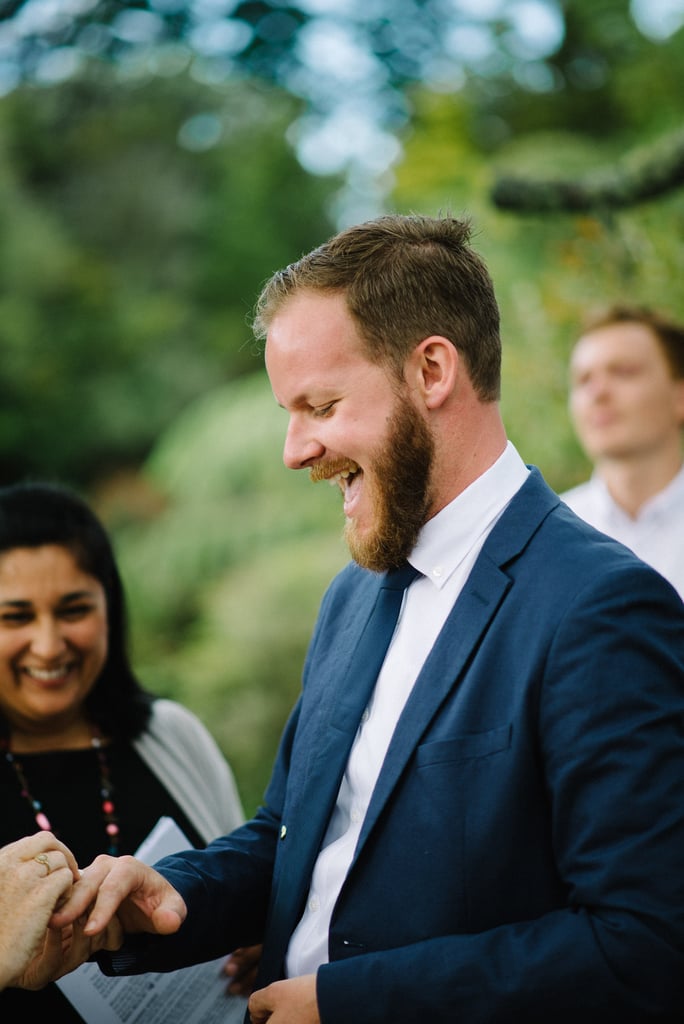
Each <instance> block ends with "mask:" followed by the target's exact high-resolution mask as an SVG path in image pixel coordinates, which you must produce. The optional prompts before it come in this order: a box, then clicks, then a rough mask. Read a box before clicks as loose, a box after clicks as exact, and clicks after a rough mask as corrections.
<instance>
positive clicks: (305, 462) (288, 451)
mask: <svg viewBox="0 0 684 1024" xmlns="http://www.w3.org/2000/svg"><path fill="white" fill-rule="evenodd" d="M324 451H325V447H324V445H322V444H321V442H320V441H318V440H316V437H315V435H314V432H313V430H312V427H311V423H310V422H309V421H308V420H302V419H299V418H298V417H295V416H292V417H290V422H289V424H288V427H287V434H286V436H285V445H284V447H283V462H284V463H285V465H286V466H287V468H288V469H306V468H307V467H309V466H311V465H312V464H313V462H314V461H315V460H316V459H319V458H320V457H321V455H322V454H323V453H324Z"/></svg>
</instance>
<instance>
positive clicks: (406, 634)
mask: <svg viewBox="0 0 684 1024" xmlns="http://www.w3.org/2000/svg"><path fill="white" fill-rule="evenodd" d="M528 472H529V470H528V469H527V467H526V466H525V464H524V463H523V461H522V459H521V458H520V456H519V455H518V453H517V451H516V450H515V448H514V447H513V445H512V444H511V443H510V442H509V443H508V445H507V447H506V448H505V450H504V452H503V454H502V455H501V456H500V457H499V459H497V461H496V462H495V463H494V465H493V466H492V467H491V468H490V469H488V470H487V472H486V473H483V475H482V476H480V477H478V479H477V480H475V481H474V483H472V484H471V485H470V487H468V488H467V489H466V490H465V491H463V493H462V494H459V495H458V497H457V498H455V499H454V500H453V501H452V502H451V503H450V504H449V505H447V506H446V507H445V508H443V509H442V510H441V511H440V512H439V513H438V514H437V515H436V516H434V518H433V519H430V520H429V522H427V523H426V524H425V526H424V527H423V529H422V530H421V533H420V537H419V539H418V543H417V545H416V547H415V548H414V549H413V551H412V552H411V557H410V559H409V561H410V562H411V564H412V565H413V566H415V568H416V569H419V570H420V572H421V573H422V574H423V575H422V576H420V577H418V578H417V579H416V580H415V581H414V582H413V583H412V584H411V586H410V587H409V588H408V589H407V591H406V594H405V596H404V603H403V606H402V610H401V612H400V614H399V620H398V623H397V627H396V629H395V632H394V636H393V638H392V641H391V643H390V646H389V648H388V651H387V654H386V656H385V661H384V663H383V666H382V668H381V670H380V673H379V675H378V680H377V683H376V685H375V690H374V692H373V695H372V697H371V700H370V701H369V704H368V706H367V707H366V709H365V711H364V712H363V715H362V717H361V723H360V725H359V728H358V731H357V734H356V738H355V740H354V744H353V746H352V749H351V752H350V755H349V761H348V762H347V768H346V771H345V773H344V777H343V779H342V782H341V784H340V789H339V793H338V796H337V803H336V805H335V809H334V811H333V813H332V816H331V818H330V822H329V824H328V829H327V832H326V834H325V837H324V839H323V843H322V845H321V850H320V852H319V854H318V858H317V860H316V863H315V865H314V869H313V874H312V877H311V886H310V889H309V895H308V898H307V902H306V907H305V910H304V913H303V915H302V917H301V919H300V921H299V924H298V925H297V928H296V929H295V931H294V933H293V935H292V938H291V940H290V945H289V948H288V953H287V963H286V968H287V975H288V977H296V976H299V975H302V974H311V973H314V972H315V971H316V970H317V968H318V967H319V966H320V964H323V963H327V961H328V932H329V928H330V920H331V917H332V912H333V908H334V906H335V902H336V900H337V897H338V895H339V892H340V889H341V887H342V884H343V882H344V879H345V877H346V874H347V871H348V870H349V866H350V864H351V862H352V858H353V856H354V851H355V849H356V844H357V841H358V838H359V833H360V831H361V826H362V824H363V820H364V817H365V815H366V811H367V809H368V805H369V803H370V799H371V795H372V793H373V789H374V787H375V783H376V781H377V778H378V776H379V774H380V771H381V769H382V764H383V761H384V759H385V754H386V753H387V748H388V746H389V743H390V740H391V738H392V734H393V732H394V729H395V726H396V724H397V722H398V720H399V716H400V715H401V712H402V710H403V708H404V705H405V703H406V701H407V699H408V697H409V694H410V693H411V689H412V687H413V684H414V683H415V681H416V679H417V677H418V674H419V673H420V670H421V668H422V667H423V663H424V662H425V659H426V657H427V655H428V654H429V652H430V650H431V648H432V646H433V644H434V642H435V640H436V639H437V636H438V634H439V632H440V630H441V628H442V626H443V625H444V622H445V620H446V618H447V615H448V614H449V612H450V611H451V609H452V607H453V605H454V602H455V601H456V598H457V597H458V595H459V594H460V592H461V590H462V588H463V585H464V584H465V582H466V580H467V578H468V575H469V573H470V570H471V569H472V567H473V564H474V562H475V559H476V558H477V556H478V554H479V553H480V549H481V548H482V545H483V544H484V542H485V540H486V539H487V536H488V534H489V532H490V530H491V529H492V527H493V526H494V524H495V523H496V521H497V519H498V518H499V516H500V515H501V513H502V512H503V511H504V509H505V507H506V505H508V503H509V501H510V500H511V498H512V497H513V495H514V494H515V493H516V491H518V490H519V489H520V487H521V486H522V484H523V483H524V482H525V479H526V478H527V475H528Z"/></svg>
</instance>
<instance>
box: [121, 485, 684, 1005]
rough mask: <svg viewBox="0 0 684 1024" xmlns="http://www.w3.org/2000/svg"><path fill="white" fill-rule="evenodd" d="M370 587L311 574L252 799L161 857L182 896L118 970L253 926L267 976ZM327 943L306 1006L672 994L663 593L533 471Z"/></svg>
mask: <svg viewBox="0 0 684 1024" xmlns="http://www.w3.org/2000/svg"><path fill="white" fill-rule="evenodd" d="M378 587H379V578H378V577H377V576H376V575H374V574H372V573H369V572H367V571H364V570H362V569H360V568H358V567H357V566H356V565H355V564H353V563H352V564H350V565H348V566H347V567H346V568H345V569H344V570H343V571H342V572H341V573H340V574H339V575H338V577H337V578H336V579H335V580H334V581H333V583H332V585H331V586H330V588H329V590H328V592H327V593H326V595H325V597H324V599H323V602H322V605H321V609H320V614H319V618H318V622H317V624H316V628H315V632H314V634H313V638H312V641H311V645H310V649H309V652H308V655H307V660H306V665H305V670H304V677H303V689H302V695H301V698H300V700H299V702H298V704H297V706H296V708H295V710H294V711H293V714H292V716H291V719H290V721H289V723H288V725H287V727H286V729H285V733H284V736H283V740H282V744H281V748H280V751H279V753H278V758H277V761H276V764H275V768H274V772H273V776H272V780H271V783H270V785H269V788H268V790H267V793H266V797H265V801H264V805H263V807H262V808H261V809H260V810H259V811H258V813H257V815H256V816H255V818H254V819H253V820H252V821H251V822H249V823H247V824H246V825H244V826H242V827H241V828H240V829H238V830H237V831H236V832H234V833H233V834H232V835H231V836H229V837H225V838H222V839H219V840H217V841H216V842H214V843H213V844H211V845H210V846H209V847H208V848H207V849H206V850H204V851H201V852H200V851H196V852H191V853H188V854H182V855H178V856H175V857H171V858H166V860H165V861H163V862H161V865H159V870H161V871H162V873H163V874H164V875H165V876H166V877H167V878H168V879H169V880H170V881H171V882H172V884H173V885H174V886H175V887H176V888H177V889H178V890H179V891H180V892H181V894H182V895H183V896H184V898H185V900H186V902H187V905H188V908H189V914H188V917H187V920H186V922H185V923H184V925H183V926H182V928H181V930H180V931H179V932H178V933H177V934H176V935H175V936H171V937H166V938H163V939H158V938H155V939H152V940H150V941H149V944H146V952H145V954H144V955H141V956H140V958H139V959H138V961H137V966H135V967H134V968H133V969H134V970H138V971H139V970H147V969H154V970H159V969H170V968H173V967H176V966H179V965H181V964H187V963H190V962H195V961H198V960H203V959H209V958H212V957H215V956H218V955H220V954H221V953H223V952H228V951H229V950H230V949H231V948H232V947H234V946H236V945H242V944H245V943H249V942H254V941H258V940H260V939H261V938H262V937H263V938H264V941H265V948H264V955H263V961H262V965H261V972H260V979H259V983H258V984H259V985H262V984H266V983H268V982H269V981H271V980H274V979H276V978H279V977H282V976H283V970H284V957H285V953H286V950H287V945H288V942H289V939H290V936H291V934H292V931H293V929H294V928H295V926H296V924H297V921H298V918H299V916H300V914H301V912H302V909H303V904H304V901H305V899H306V895H307V890H308V886H309V881H310V876H311V870H312V866H313V864H314V860H315V858H316V854H317V852H318V849H319V846H320V843H321V840H322V837H323V835H324V833H325V829H326V826H327V822H328V818H329V815H330V812H331V809H332V807H333V805H334V802H335V798H336V794H337V789H338V786H339V783H340V780H341V777H342V774H343V771H344V768H345V763H346V760H347V756H348V754H349V750H350V747H351V745H352V741H353V739H354V735H355V732H356V729H357V727H358V724H359V719H360V716H361V713H362V711H363V709H364V707H365V705H366V703H367V700H368V698H369V693H368V692H367V690H366V689H365V688H363V687H360V686H359V685H358V680H355V679H354V678H350V677H349V674H348V667H349V664H350V661H351V658H352V655H353V652H354V649H355V647H356V645H357V643H358V639H359V636H360V634H361V632H362V631H363V628H364V625H365V623H366V622H367V620H368V617H369V614H370V611H371V608H372V606H373V603H374V601H375V598H376V594H377V591H378ZM329 954H330V962H329V963H328V964H326V965H324V966H322V967H321V968H320V969H319V971H318V980H317V991H318V1000H319V1005H320V1013H321V1020H322V1022H323V1024H381V1022H382V1024H390V1022H391V1024H423V1022H428V1021H429V1022H430V1024H440V1022H442V1024H455V1022H459V1021H463V1022H465V1024H485V1022H487V1024H494V1022H510V1024H521V1022H524V1024H530V1022H542V1021H543V1022H544V1024H549V1022H550V1021H553V1022H554V1024H558V1022H573V1024H588V1022H597V1024H598V1022H601V1024H606V1022H608V1021H620V1022H621V1024H627V1022H647V1021H674V1020H681V1019H682V1017H683V1016H684V605H682V602H681V600H680V598H679V597H678V596H677V594H676V593H675V591H674V590H673V589H672V588H671V587H670V585H669V584H668V583H666V582H665V581H664V580H663V579H662V578H661V577H660V576H659V575H658V574H657V573H655V572H654V571H653V570H651V569H650V568H648V567H647V566H646V565H644V564H643V563H642V562H640V561H639V560H638V559H636V558H635V557H634V556H633V555H631V554H630V553H629V552H628V551H627V549H626V548H623V547H622V546H620V545H618V544H616V543H615V542H613V541H611V540H609V539H608V538H607V537H604V536H603V535H601V534H599V533H597V532H596V531H594V530H593V529H591V528H590V527H588V526H587V525H585V524H584V523H583V522H581V521H580V520H579V519H578V518H577V517H576V516H575V515H574V514H573V513H572V512H570V510H569V509H568V508H567V507H566V506H565V505H564V504H563V503H562V502H560V500H559V498H558V497H557V496H556V495H555V494H554V493H553V492H552V491H550V490H549V488H548V487H547V486H546V484H545V483H544V482H543V480H542V478H541V476H540V475H539V473H538V472H537V471H536V470H533V471H532V473H531V474H530V477H529V478H528V480H527V482H526V483H525V484H524V486H523V487H522V488H521V490H520V491H519V492H518V494H517V495H516V496H515V497H514V499H513V500H512V502H511V503H510V505H509V506H508V508H507V509H506V511H505V513H504V514H503V516H502V517H501V518H500V520H499V521H498V523H497V524H496V526H495V528H494V530H493V531H492V533H491V534H490V536H489V538H488V539H487V541H486V543H485V545H484V548H483V550H482V552H481V554H480V556H479V557H478V559H477V562H476V564H475V566H474V568H473V570H472V572H471V574H470V577H469V579H468V581H467V583H466V585H465V587H464V589H463V591H462V593H461V595H460V597H459V598H458V600H457V602H456V604H455V606H454V608H453V610H452V612H451V614H450V616H449V618H448V620H447V622H446V625H445V627H444V629H443V630H442V633H441V634H440V636H439V638H438V640H437V642H436V643H435V646H434V648H433V650H432V652H431V653H430V655H429V657H428V659H427V661H426V663H425V666H424V668H423V670H422V672H421V674H420V676H419V678H418V680H417V682H416V685H415V688H414V690H413V692H412V693H411V696H410V698H409V700H408V703H407V705H406V707H405V709H404V711H403V714H402V715H401V718H400V720H399V723H398V725H397V728H396V731H395V734H394V736H393V738H392V742H391V745H390V748H389V751H388V753H387V757H386V760H385V762H384V765H383V768H382V771H381V774H380V778H379V780H378V783H377V786H376V789H375V791H374V793H373V797H372V800H371V804H370V808H369V811H368V814H367V817H366V820H365V822H364V825H363V831H362V833H361V837H360V840H359V844H358V847H357V850H356V853H355V856H354V860H353V863H352V865H351V868H350V871H349V874H348V876H347V879H346V881H345V884H344V886H343V888H342V891H341V894H340V896H339V899H338V901H337V905H336V907H335V911H334V914H333V919H332V923H331V929H330V941H329ZM105 969H107V970H109V969H110V968H109V969H108V968H106V967H105ZM129 969H130V965H129Z"/></svg>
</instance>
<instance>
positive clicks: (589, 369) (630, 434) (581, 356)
mask: <svg viewBox="0 0 684 1024" xmlns="http://www.w3.org/2000/svg"><path fill="white" fill-rule="evenodd" d="M570 413H571V416H572V420H573V423H574V426H575V430H576V432H577V436H578V438H579V440H580V442H581V444H582V446H583V448H584V450H585V451H586V453H587V455H588V456H589V458H590V459H592V461H593V462H594V466H595V468H594V473H593V475H592V477H591V479H590V480H588V481H587V482H586V483H583V484H580V485H579V486H577V487H573V488H572V489H571V490H569V491H566V492H565V493H564V494H562V495H561V497H562V498H563V500H564V501H565V502H566V503H567V504H568V505H569V506H570V508H571V509H573V511H574V512H576V513H577V514H578V515H579V516H581V517H582V518H583V519H586V521H587V522H589V523H591V525H592V526H595V527H596V528H597V529H598V530H601V531H602V532H603V533H607V534H608V535H609V536H611V537H614V538H615V539H616V540H619V541H621V543H623V544H626V545H627V547H629V548H631V550H632V551H634V553H635V554H637V555H638V556H639V557H640V558H642V559H643V560H644V561H645V562H648V563H649V564H650V565H652V566H653V567H654V568H655V569H657V570H658V572H660V573H661V574H662V575H663V576H665V577H666V579H668V580H669V581H670V582H671V583H672V584H673V586H674V587H675V588H676V589H677V590H678V591H679V593H680V595H681V596H682V597H684V456H683V454H682V428H683V426H684V327H683V326H681V325H679V324H676V323H674V322H672V321H670V320H668V319H666V318H665V317H663V316H661V315H659V314H657V313H655V312H652V311H651V310H649V309H646V308H639V307H630V306H614V307H612V308H610V309H608V310H607V311H605V312H603V313H601V314H599V315H596V316H594V317H593V318H592V319H591V320H590V321H589V322H588V323H587V325H586V328H585V330H584V333H583V334H582V336H581V337H580V339H579V340H578V341H577V343H576V345H575V347H574V349H573V352H572V355H571V359H570Z"/></svg>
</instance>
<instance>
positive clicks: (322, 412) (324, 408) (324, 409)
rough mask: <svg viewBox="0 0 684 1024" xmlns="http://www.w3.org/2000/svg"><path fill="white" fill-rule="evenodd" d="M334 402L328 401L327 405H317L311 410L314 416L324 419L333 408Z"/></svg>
mask: <svg viewBox="0 0 684 1024" xmlns="http://www.w3.org/2000/svg"><path fill="white" fill-rule="evenodd" d="M335 405H336V402H328V404H327V405H319V406H317V407H316V408H315V409H314V410H313V414H314V416H316V417H317V418H318V419H325V417H326V416H329V415H330V414H331V413H332V411H333V409H334V408H335Z"/></svg>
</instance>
